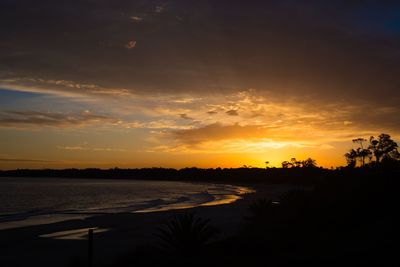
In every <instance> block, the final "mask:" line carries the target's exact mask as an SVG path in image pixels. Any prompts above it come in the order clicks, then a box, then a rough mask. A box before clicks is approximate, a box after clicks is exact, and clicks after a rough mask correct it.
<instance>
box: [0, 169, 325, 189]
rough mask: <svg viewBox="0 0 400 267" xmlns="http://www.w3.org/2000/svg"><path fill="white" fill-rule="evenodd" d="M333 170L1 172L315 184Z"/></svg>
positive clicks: (2, 173) (8, 173)
mask: <svg viewBox="0 0 400 267" xmlns="http://www.w3.org/2000/svg"><path fill="white" fill-rule="evenodd" d="M332 172H333V171H332V170H328V169H322V168H288V169H282V168H267V169H263V168H215V169H201V168H183V169H172V168H142V169H119V168H113V169H106V170H105V169H94V168H92V169H63V170H56V169H40V170H37V169H18V170H4V171H0V176H1V177H59V178H96V179H137V180H166V181H168V180H171V181H197V182H236V183H248V182H251V183H268V184H278V183H292V184H304V185H306V184H313V183H315V182H317V181H318V180H320V179H322V178H323V177H325V176H326V175H329V173H332Z"/></svg>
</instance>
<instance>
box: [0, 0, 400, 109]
mask: <svg viewBox="0 0 400 267" xmlns="http://www.w3.org/2000/svg"><path fill="white" fill-rule="evenodd" d="M399 11H400V4H399V3H398V2H396V1H379V2H377V1H362V2H360V1H344V0H341V1H294V0H273V1H251V2H249V3H247V2H246V3H243V1H228V0H221V1H212V0H206V1H196V2H195V3H193V2H192V1H190V2H189V1H183V0H174V1H163V2H162V4H161V2H160V1H151V0H146V1H145V0H140V1H131V0H129V1H128V0H121V1H105V0H96V1H94V0H82V1H66V0H60V1H50V0H38V1H28V0H20V1H10V0H8V1H2V2H1V4H0V20H1V22H2V23H1V26H0V34H1V36H2V41H1V42H0V48H1V49H0V60H1V62H2V64H1V67H0V76H1V77H2V78H12V77H17V76H23V77H33V78H42V79H45V80H48V79H54V80H72V81H75V82H76V83H88V84H93V83H95V84H99V85H100V86H104V87H106V88H108V87H113V88H114V87H117V88H128V89H134V90H135V91H137V92H150V91H165V92H182V91H184V92H187V91H195V92H204V93H207V92H215V91H216V90H221V91H230V90H243V89H246V88H257V89H259V90H260V91H263V90H264V91H268V92H272V93H274V94H275V96H276V97H297V98H299V99H301V98H302V97H303V96H305V95H311V96H313V97H315V98H318V99H329V100H343V99H345V100H347V101H353V100H366V101H369V102H370V103H374V105H378V104H382V103H385V104H386V103H392V104H393V103H397V101H398V99H399V93H398V92H399V87H400V78H399V77H400V75H399V73H400V64H399V60H400V53H399V50H398V47H399V45H400V38H399V37H400V27H399V18H398V15H396V14H398V12H399ZM133 18H135V19H133ZM137 22H140V23H137ZM388 25H389V26H388ZM132 38H134V40H135V42H136V41H137V42H138V43H140V46H136V47H135V49H125V48H124V44H126V43H127V42H128V41H129V40H132ZM128 47H130V48H132V45H128ZM133 47H134V45H133Z"/></svg>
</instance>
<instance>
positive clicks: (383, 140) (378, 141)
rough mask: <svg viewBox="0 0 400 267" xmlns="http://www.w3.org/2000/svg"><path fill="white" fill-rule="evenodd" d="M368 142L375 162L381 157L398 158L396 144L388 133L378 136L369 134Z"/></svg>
mask: <svg viewBox="0 0 400 267" xmlns="http://www.w3.org/2000/svg"><path fill="white" fill-rule="evenodd" d="M369 142H370V145H369V147H368V148H369V149H370V151H371V152H372V153H373V155H374V156H375V159H376V162H377V163H380V162H381V160H382V159H398V158H399V152H398V150H397V147H398V145H397V143H396V142H395V141H393V140H392V139H391V137H390V135H388V134H380V135H379V136H378V138H375V137H373V136H371V137H370V139H369Z"/></svg>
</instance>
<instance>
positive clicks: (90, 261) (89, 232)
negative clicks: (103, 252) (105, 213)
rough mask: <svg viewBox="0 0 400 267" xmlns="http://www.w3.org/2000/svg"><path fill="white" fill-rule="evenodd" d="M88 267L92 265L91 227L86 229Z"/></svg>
mask: <svg viewBox="0 0 400 267" xmlns="http://www.w3.org/2000/svg"><path fill="white" fill-rule="evenodd" d="M88 267H93V229H89V230H88Z"/></svg>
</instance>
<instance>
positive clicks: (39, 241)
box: [0, 185, 291, 267]
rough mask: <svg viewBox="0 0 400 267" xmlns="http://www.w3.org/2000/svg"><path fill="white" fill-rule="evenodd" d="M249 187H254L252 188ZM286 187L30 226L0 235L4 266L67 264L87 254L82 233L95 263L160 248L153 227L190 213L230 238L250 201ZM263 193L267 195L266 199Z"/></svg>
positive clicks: (221, 236)
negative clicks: (223, 200) (221, 200)
mask: <svg viewBox="0 0 400 267" xmlns="http://www.w3.org/2000/svg"><path fill="white" fill-rule="evenodd" d="M253 188H254V187H253ZM290 188H291V186H285V185H270V186H265V185H264V186H257V187H256V188H255V189H256V192H255V193H251V194H247V195H245V196H244V197H243V198H242V199H240V200H237V201H236V202H234V203H231V204H225V205H216V206H205V207H197V208H192V209H179V210H169V211H157V212H149V213H119V214H111V215H99V216H94V217H90V218H85V219H79V220H69V221H63V222H57V223H51V224H43V225H35V226H29V227H23V228H16V229H8V230H2V231H0V243H1V246H2V255H1V263H2V265H3V266H10V267H11V266H27V265H30V266H42V267H45V266H68V263H69V262H71V261H73V260H76V259H78V258H80V259H85V258H86V255H87V235H86V233H87V229H89V228H93V229H94V259H95V262H96V263H101V264H105V263H108V262H112V261H113V260H114V259H115V258H116V257H118V255H120V254H122V253H128V252H129V251H131V250H133V249H134V248H136V247H138V246H145V245H152V246H157V245H159V244H160V240H159V238H158V237H157V236H156V233H157V228H158V227H160V226H162V225H163V223H165V222H166V221H167V220H169V219H171V218H172V217H173V216H174V214H178V213H182V212H187V211H189V212H193V213H195V215H196V216H199V217H202V218H205V219H210V220H211V224H212V225H214V226H216V227H217V228H218V229H220V230H221V232H220V234H219V238H223V237H227V236H229V235H233V234H235V233H236V232H237V231H238V230H239V229H240V226H241V223H242V220H243V217H244V216H245V214H246V212H247V208H248V206H249V204H250V203H252V201H254V200H255V199H257V198H261V197H264V196H267V197H268V198H271V199H277V198H278V197H279V196H280V195H281V194H282V193H284V192H286V191H288V190H289V189H290ZM266 194H267V195H266Z"/></svg>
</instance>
